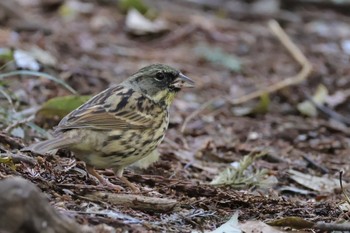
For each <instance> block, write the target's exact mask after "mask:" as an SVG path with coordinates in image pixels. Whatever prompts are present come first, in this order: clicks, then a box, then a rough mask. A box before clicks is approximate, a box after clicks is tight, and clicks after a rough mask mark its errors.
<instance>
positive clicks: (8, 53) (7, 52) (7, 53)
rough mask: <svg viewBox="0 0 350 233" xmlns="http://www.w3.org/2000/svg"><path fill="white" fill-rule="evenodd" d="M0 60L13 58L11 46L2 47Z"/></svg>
mask: <svg viewBox="0 0 350 233" xmlns="http://www.w3.org/2000/svg"><path fill="white" fill-rule="evenodd" d="M0 60H1V61H5V62H9V61H11V60H13V52H12V50H11V49H9V48H0Z"/></svg>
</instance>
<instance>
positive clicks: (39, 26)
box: [0, 0, 350, 232]
mask: <svg viewBox="0 0 350 233" xmlns="http://www.w3.org/2000/svg"><path fill="white" fill-rule="evenodd" d="M6 2H8V3H11V2H12V3H13V2H15V1H4V3H6ZM19 2H21V4H20V5H18V6H15V7H14V5H13V4H12V3H11V4H7V5H6V4H3V6H1V7H0V46H1V48H0V49H2V50H3V51H4V49H12V51H19V50H22V51H27V52H28V53H29V54H34V52H33V51H37V52H36V54H37V56H38V57H36V58H37V60H39V64H40V66H41V69H40V71H42V72H45V73H49V74H51V75H53V76H55V77H58V78H59V79H61V80H63V81H64V83H66V84H68V85H69V86H71V87H72V88H73V89H74V90H76V91H77V92H78V93H79V94H80V95H92V94H96V93H98V92H100V91H102V90H104V89H105V88H107V87H108V86H110V85H112V84H115V83H119V82H121V81H122V80H124V79H125V78H127V77H128V76H129V75H131V74H132V73H134V72H136V71H137V70H138V69H139V68H141V67H143V66H146V65H148V64H153V63H165V64H169V65H172V66H174V67H176V68H178V69H180V70H181V71H182V72H183V73H184V74H185V75H186V76H188V77H190V78H191V79H193V80H194V81H195V82H196V87H195V88H194V89H188V90H185V91H183V92H181V93H179V95H178V96H177V98H176V100H175V102H174V104H173V106H172V108H171V113H170V126H169V129H168V131H167V134H166V138H165V140H164V142H163V143H162V144H161V146H160V148H159V151H160V153H161V158H160V160H159V161H158V162H156V163H155V164H153V165H152V166H151V167H149V168H147V169H143V170H140V169H133V168H129V169H127V170H126V172H125V176H126V177H127V178H128V179H129V180H130V181H132V182H133V183H134V184H135V185H136V186H137V187H139V188H140V189H141V191H142V195H144V196H145V197H157V198H161V199H164V200H169V199H171V200H172V201H174V202H176V205H175V207H173V208H170V209H166V210H162V211H160V210H159V211H157V210H155V209H152V207H149V208H143V209H142V208H141V209H139V208H137V207H135V206H133V204H130V205H119V204H117V203H113V202H112V201H109V200H105V199H103V197H101V198H100V199H98V197H97V194H96V192H102V193H106V192H107V193H108V192H112V191H111V190H108V189H106V188H104V187H102V186H100V185H98V182H97V181H96V180H95V179H94V178H93V177H91V176H90V177H89V176H87V174H86V171H85V167H84V164H83V163H81V162H79V161H76V160H75V158H74V155H73V154H72V153H70V152H69V151H63V150H62V151H60V152H59V153H58V154H57V155H54V156H47V157H40V156H39V157H38V156H35V155H32V154H27V155H28V156H30V157H33V158H34V159H35V161H36V163H35V164H28V163H25V162H17V163H15V165H14V166H11V165H9V164H8V163H1V164H0V178H5V177H9V176H22V177H24V178H26V179H28V180H30V181H31V182H33V183H34V184H36V185H37V186H38V187H39V188H40V189H41V190H42V192H44V193H45V194H46V195H47V197H48V199H49V202H50V204H51V205H52V206H54V207H55V208H56V209H57V210H58V211H59V212H61V213H62V214H63V215H67V216H71V217H73V218H74V219H75V220H76V221H77V222H79V223H81V224H88V225H96V224H103V223H104V224H107V225H109V226H112V227H114V228H115V229H117V231H118V232H122V231H126V230H128V231H129V232H147V231H148V232H162V231H163V232H190V231H192V230H193V229H196V230H198V231H209V230H214V229H216V228H217V227H219V226H220V225H222V224H223V223H225V222H227V221H228V220H229V219H230V218H231V216H233V215H234V214H235V213H237V214H238V220H239V222H240V223H244V222H246V221H255V224H257V222H258V223H262V222H264V223H266V222H270V221H274V220H277V219H283V218H285V217H291V216H294V217H300V218H301V219H304V220H307V221H310V222H313V223H317V222H327V223H341V222H344V221H345V222H346V221H349V215H348V213H349V207H348V206H346V205H344V202H345V198H344V195H343V193H342V191H341V190H340V184H339V174H340V171H343V184H344V185H345V189H346V188H349V186H348V185H347V182H350V162H349V161H350V159H349V154H350V140H349V135H350V130H349V128H348V126H347V125H348V124H349V121H347V120H346V119H347V115H349V110H350V108H349V104H348V99H349V93H350V91H349V90H350V66H349V58H350V17H348V16H347V15H346V14H343V13H342V12H341V10H342V9H341V7H338V6H336V7H329V8H327V7H324V6H323V5H312V4H303V1H295V2H294V3H293V1H286V2H288V4H287V3H285V4H284V5H282V6H274V5H271V6H270V8H269V7H267V5H266V7H263V6H262V5H259V4H258V2H260V1H251V3H245V1H242V2H240V1H232V2H230V1H218V2H221V3H222V5H215V4H213V3H210V1H209V3H207V5H204V6H203V5H201V4H197V3H195V2H196V1H192V3H189V2H190V1H155V2H157V5H154V6H151V5H149V7H151V8H153V9H152V10H150V11H149V12H153V13H152V14H153V17H154V15H157V20H161V21H162V22H160V23H159V24H157V25H156V24H152V25H148V26H147V23H146V26H145V25H144V24H143V26H142V30H141V34H142V35H141V34H140V30H137V29H136V28H135V26H133V23H132V22H131V23H130V22H128V20H127V19H126V18H127V16H126V14H125V13H123V12H122V11H121V10H120V8H118V7H117V6H116V5H115V4H113V3H111V2H110V3H108V4H107V2H108V1H107V2H104V3H103V1H87V2H79V1H66V2H65V3H63V1H58V0H57V1H19ZM112 2H113V1H112ZM199 2H200V1H199ZM203 2H206V1H203ZM233 2H236V3H233ZM261 2H264V1H261ZM267 2H272V3H277V2H278V1H267ZM306 2H307V1H306ZM239 3H240V4H239ZM74 4H75V5H74ZM235 4H236V5H235ZM5 5H6V6H5ZM10 5H11V6H10ZM345 7H348V6H347V5H346V6H345ZM129 14H130V12H129ZM152 14H151V15H152ZM129 16H130V15H129ZM151 17H152V16H151ZM130 18H131V19H130V20H134V19H132V17H130ZM271 19H275V20H277V21H278V23H279V24H280V25H281V27H282V28H283V30H284V31H285V33H286V34H287V35H288V36H289V38H290V39H291V40H292V41H293V43H294V44H295V45H296V47H297V48H298V49H300V51H302V53H303V54H304V55H305V57H306V58H307V62H310V64H311V65H312V72H311V73H310V74H306V75H305V76H304V77H303V79H304V80H299V81H300V82H295V83H291V84H290V85H286V87H284V88H276V89H278V90H270V89H269V88H270V87H276V85H278V84H279V83H280V82H283V80H286V79H288V78H289V77H292V79H293V77H296V78H298V77H299V76H296V75H297V74H298V73H299V72H300V71H301V70H302V69H303V67H304V65H305V64H300V62H298V61H297V60H296V59H295V58H293V56H291V53H290V51H288V49H287V48H286V46H284V45H283V42H281V40H280V39H278V37H277V36H276V35H275V34H274V33H273V31H272V30H271V26H269V24H268V22H270V20H271ZM141 21H142V20H141ZM143 23H144V22H143ZM270 25H271V23H270ZM145 28H146V29H147V30H149V31H152V32H149V31H146V32H143V30H144V29H145ZM135 34H136V35H135ZM138 34H139V35H138ZM38 51H41V52H45V55H42V53H41V55H38V54H39V52H38ZM304 62H305V61H304ZM0 66H1V67H2V70H1V73H6V72H9V71H13V70H16V69H20V68H22V69H25V68H28V67H26V65H20V64H18V62H17V66H15V65H14V62H9V61H8V60H6V59H4V57H3V56H1V57H0ZM292 84H293V85H292ZM0 87H1V89H0V90H1V93H3V92H4V93H7V94H8V95H5V97H9V98H10V99H12V103H11V104H9V101H8V100H9V98H5V97H3V96H2V95H0V102H1V105H0V113H1V115H2V118H1V119H2V122H1V121H0V127H1V129H2V131H0V152H1V153H2V154H16V153H18V150H19V149H21V147H23V146H24V145H29V144H31V143H33V142H34V141H39V140H44V139H45V138H46V137H47V135H46V134H45V132H51V131H52V128H53V127H54V126H55V125H56V124H57V123H58V121H59V117H52V116H51V117H47V116H39V115H35V117H28V118H25V119H18V118H15V117H14V118H11V117H10V116H9V115H10V112H23V111H26V110H28V111H29V112H31V111H32V109H33V108H34V109H35V108H36V107H38V106H41V105H42V104H43V103H45V102H46V101H47V100H48V99H50V98H52V97H57V96H65V95H69V94H71V93H70V92H69V91H68V90H67V89H66V88H64V87H63V86H62V85H59V84H57V83H56V82H55V81H52V80H48V79H47V78H44V77H41V78H33V77H31V76H30V75H17V76H12V77H11V78H6V79H0ZM255 91H261V93H263V94H261V95H258V96H257V98H253V99H250V98H248V99H243V100H242V99H241V97H242V96H246V95H248V94H250V93H254V92H255ZM267 92H270V93H267ZM315 93H316V95H317V96H318V98H317V97H315V98H314V100H315V101H316V102H317V101H318V102H317V103H318V104H319V105H321V107H320V106H319V107H318V108H317V109H315V108H314V107H313V105H312V104H310V102H309V103H307V104H304V106H305V105H311V106H308V107H307V110H305V111H306V113H305V112H304V114H302V111H301V110H300V109H301V107H300V106H301V105H300V104H301V103H303V102H304V101H306V100H308V98H310V97H311V98H312V96H314V95H315ZM325 105H327V106H328V107H327V108H322V106H325ZM310 109H311V110H310ZM320 109H321V110H323V113H322V111H319V110H320ZM310 111H311V112H310ZM315 112H316V113H318V114H314V116H306V115H312V114H313V113H315ZM324 112H326V114H325V113H324ZM305 114H306V115H305ZM336 114H340V115H336ZM11 116H13V115H11ZM33 118H34V119H33ZM1 119H0V120H1ZM39 127H40V128H41V129H44V130H40V128H39ZM249 159H250V160H249ZM244 165H246V167H244ZM223 171H226V174H228V173H230V174H231V177H228V178H227V177H226V178H222V177H223V175H222V172H223ZM101 172H102V174H103V175H104V176H106V177H108V178H109V180H110V181H111V182H113V183H116V184H120V185H123V184H122V183H121V182H120V181H119V180H117V179H116V178H114V177H113V174H112V173H111V172H110V171H108V170H107V171H101ZM219 174H221V181H222V182H224V183H225V182H226V185H220V181H219V182H217V183H216V184H213V183H211V182H212V181H213V180H214V179H215V178H216V177H217V176H218V175H219ZM216 180H217V179H216ZM124 193H125V194H131V191H130V190H128V189H126V190H125V191H124ZM100 194H101V193H100ZM251 223H252V222H251ZM282 225H283V224H282ZM261 229H262V228H261ZM291 229H292V228H291V226H289V227H284V228H280V229H279V230H280V231H282V230H291ZM316 231H317V229H316ZM247 232H249V231H248V230H247ZM266 232H269V231H266Z"/></svg>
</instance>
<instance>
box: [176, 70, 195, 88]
mask: <svg viewBox="0 0 350 233" xmlns="http://www.w3.org/2000/svg"><path fill="white" fill-rule="evenodd" d="M172 86H173V87H175V88H179V89H181V88H183V87H194V82H193V81H192V80H191V79H190V78H188V77H186V76H185V75H183V74H182V73H180V74H179V76H177V78H176V79H175V80H174V82H173V83H172Z"/></svg>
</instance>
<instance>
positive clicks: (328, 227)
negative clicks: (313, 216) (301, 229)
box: [314, 222, 350, 232]
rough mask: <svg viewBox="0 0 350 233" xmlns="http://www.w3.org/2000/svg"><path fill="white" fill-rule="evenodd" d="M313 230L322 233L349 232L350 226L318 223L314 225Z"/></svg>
mask: <svg viewBox="0 0 350 233" xmlns="http://www.w3.org/2000/svg"><path fill="white" fill-rule="evenodd" d="M314 228H315V229H319V230H321V231H322V232H334V231H340V232H349V231H350V224H346V223H343V224H337V223H325V222H319V223H315V225H314Z"/></svg>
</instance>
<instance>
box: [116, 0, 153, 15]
mask: <svg viewBox="0 0 350 233" xmlns="http://www.w3.org/2000/svg"><path fill="white" fill-rule="evenodd" d="M119 8H120V9H121V10H122V11H123V12H128V11H129V10H130V9H136V10H137V11H138V12H140V13H141V14H143V15H144V14H146V13H147V11H148V10H149V7H148V6H147V5H146V4H145V3H144V2H143V1H142V0H120V1H119Z"/></svg>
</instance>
